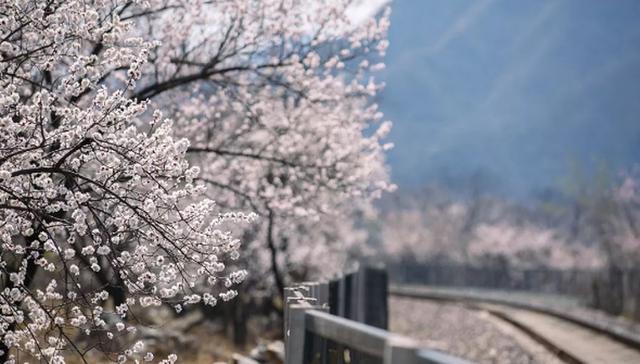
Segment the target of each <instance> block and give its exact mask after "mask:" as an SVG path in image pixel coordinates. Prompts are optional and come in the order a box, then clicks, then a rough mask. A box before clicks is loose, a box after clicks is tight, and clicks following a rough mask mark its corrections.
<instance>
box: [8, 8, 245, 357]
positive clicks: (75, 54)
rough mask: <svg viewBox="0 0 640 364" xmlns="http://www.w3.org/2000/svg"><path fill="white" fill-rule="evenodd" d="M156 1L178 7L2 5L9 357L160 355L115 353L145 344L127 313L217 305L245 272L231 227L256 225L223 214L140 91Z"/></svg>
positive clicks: (152, 43)
mask: <svg viewBox="0 0 640 364" xmlns="http://www.w3.org/2000/svg"><path fill="white" fill-rule="evenodd" d="M154 6H169V5H168V4H167V2H165V1H158V4H138V3H137V2H130V1H89V0H86V1H85V0H77V1H57V0H52V1H46V2H44V1H32V0H9V1H3V2H2V3H0V74H1V76H0V129H1V130H2V133H0V246H1V259H0V279H1V291H0V338H1V343H0V351H1V352H2V353H1V355H2V358H3V361H6V362H10V363H13V362H15V360H16V359H15V358H16V354H18V353H23V354H24V355H27V356H31V357H33V358H35V359H36V360H39V361H46V362H51V363H62V362H64V358H65V356H68V355H73V354H77V355H79V356H80V357H81V358H82V359H85V356H86V355H87V353H89V352H90V351H91V350H92V348H98V349H102V350H103V351H105V352H106V353H107V354H109V355H110V356H111V358H112V359H114V360H116V361H118V362H126V361H127V360H130V359H135V358H138V359H142V360H146V361H151V360H153V355H152V354H151V353H145V352H144V345H143V344H142V343H141V342H138V343H136V344H135V345H133V346H132V347H129V348H127V347H119V346H120V345H118V344H117V343H114V344H113V345H111V344H109V342H115V341H117V340H116V339H117V337H122V336H125V335H133V334H135V331H136V327H135V323H133V321H132V318H131V317H130V316H131V315H130V312H131V310H132V309H138V308H147V307H154V306H158V305H162V304H170V305H172V306H174V307H176V309H177V310H179V309H181V308H182V307H183V306H185V305H190V304H195V303H198V302H200V301H204V303H205V304H210V305H215V304H216V302H217V299H216V297H219V298H220V299H223V300H229V299H231V298H233V296H234V295H235V291H234V290H233V285H235V284H237V283H239V282H241V281H242V280H243V279H244V278H245V276H246V272H244V271H242V270H240V271H233V270H231V269H229V268H228V267H227V263H228V262H229V261H232V260H235V259H237V258H238V257H239V248H240V242H239V241H238V240H237V239H236V238H235V237H234V236H233V235H232V234H231V233H230V232H229V231H228V229H227V228H226V226H228V225H229V224H231V225H237V224H238V223H242V222H246V221H250V220H252V219H253V215H252V214H243V213H233V214H220V213H218V211H217V207H216V206H215V204H214V202H213V201H212V200H210V199H208V198H206V196H204V193H205V192H206V187H205V186H204V185H203V184H202V182H199V181H198V177H199V175H200V168H199V167H197V166H191V165H190V163H189V162H188V161H187V158H186V153H187V151H188V149H189V148H190V145H191V142H190V141H189V140H188V139H185V138H184V137H181V136H177V135H176V133H175V132H174V126H173V122H172V121H171V120H168V119H165V118H164V117H163V114H162V113H161V112H160V111H158V110H156V111H153V110H152V108H151V107H150V106H151V103H150V101H147V100H141V99H139V98H132V97H131V95H130V94H131V92H132V90H133V89H135V88H136V86H137V83H138V82H140V81H141V77H142V72H143V70H144V69H145V67H147V66H146V65H147V61H148V59H149V57H150V56H151V54H152V50H154V49H156V47H157V46H158V44H159V43H158V42H157V40H156V39H153V38H152V37H141V36H140V34H136V31H137V26H139V25H140V23H139V22H136V21H135V17H134V15H135V14H136V13H135V12H136V11H144V9H154ZM129 12H132V13H129ZM127 14H129V15H128V16H127ZM126 18H129V19H126ZM83 337H85V338H86V340H85V339H83ZM82 343H85V344H86V345H84V346H83V345H82ZM138 359H135V360H138ZM85 361H86V359H85ZM175 361H176V357H175V356H170V357H169V358H167V359H166V360H165V361H164V362H165V363H173V362H175Z"/></svg>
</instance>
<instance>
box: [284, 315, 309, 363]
mask: <svg viewBox="0 0 640 364" xmlns="http://www.w3.org/2000/svg"><path fill="white" fill-rule="evenodd" d="M307 309H309V305H308V304H304V303H302V304H291V305H290V306H289V322H288V324H289V327H288V330H287V332H286V335H287V336H288V338H287V340H286V343H287V346H286V347H285V360H286V363H285V364H301V363H304V354H305V339H306V336H307V335H306V328H305V317H304V313H305V311H306V310H307Z"/></svg>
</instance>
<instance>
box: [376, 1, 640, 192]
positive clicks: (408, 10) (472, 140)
mask: <svg viewBox="0 0 640 364" xmlns="http://www.w3.org/2000/svg"><path fill="white" fill-rule="evenodd" d="M391 21H392V23H391V31H390V34H389V37H390V41H391V46H390V48H389V52H388V54H387V59H386V63H387V69H386V71H385V73H384V79H385V80H386V83H387V87H386V90H385V91H384V92H383V94H382V95H381V98H380V103H381V105H382V109H383V111H384V112H385V114H386V115H387V117H388V118H389V119H390V120H392V121H393V122H394V130H393V132H392V134H391V138H390V139H391V141H393V142H394V143H395V145H396V147H395V149H394V150H393V151H391V153H390V154H389V161H390V164H391V167H392V173H393V177H394V180H395V181H396V182H397V183H399V184H400V186H401V187H403V186H417V185H421V184H424V183H430V182H434V181H443V180H445V179H447V178H452V177H457V176H462V177H465V176H469V175H471V174H473V173H475V172H476V171H478V170H483V171H484V173H486V174H489V175H493V176H495V180H496V182H497V183H498V182H499V183H498V184H499V185H500V186H502V187H504V188H505V191H508V192H510V193H515V194H519V195H524V194H527V193H529V192H530V191H531V190H533V189H540V188H544V187H547V186H553V185H557V184H558V180H559V178H560V177H562V176H563V175H566V174H567V173H568V172H567V167H568V165H569V164H570V163H572V162H575V161H578V162H579V163H580V164H583V165H584V166H585V168H588V166H589V165H594V164H597V163H602V162H605V163H607V164H609V165H610V167H611V168H612V170H623V169H625V168H628V167H630V166H631V165H633V164H634V163H639V162H640V82H639V81H640V1H636V0H628V1H623V0H616V1H605V0H592V1H588V0H573V1H561V0H549V1H542V0H530V1H510V0H502V1H498V0H496V1H492V0H470V1H460V0H457V1H454V0H446V1H441V0H433V1H432V0H396V1H395V2H393V3H392V19H391Z"/></svg>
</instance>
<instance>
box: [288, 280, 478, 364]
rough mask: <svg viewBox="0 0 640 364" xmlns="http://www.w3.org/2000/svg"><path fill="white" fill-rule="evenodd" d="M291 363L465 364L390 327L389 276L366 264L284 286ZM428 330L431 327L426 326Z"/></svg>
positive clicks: (289, 359) (289, 363) (289, 360)
mask: <svg viewBox="0 0 640 364" xmlns="http://www.w3.org/2000/svg"><path fill="white" fill-rule="evenodd" d="M285 297H286V304H285V322H284V333H285V363H286V364H333V363H336V364H346V363H353V364H357V363H380V364H391V363H394V364H400V363H406V364H418V363H420V364H427V363H429V364H462V363H467V362H466V361H464V360H461V359H459V358H455V357H452V356H449V355H446V354H443V353H440V352H436V351H433V350H429V349H426V348H422V347H420V346H419V345H418V343H417V342H416V341H414V340H412V339H410V338H407V337H404V336H401V335H397V334H393V333H390V332H389V331H387V330H386V329H387V322H388V319H387V278H386V273H385V272H384V271H382V270H378V269H372V268H365V269H360V270H359V271H357V272H354V273H351V274H348V275H346V276H344V277H341V278H339V279H336V280H333V281H330V282H310V283H304V284H300V285H299V286H295V287H289V288H287V290H286V291H285ZM425 330H428V328H425Z"/></svg>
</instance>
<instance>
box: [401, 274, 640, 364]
mask: <svg viewBox="0 0 640 364" xmlns="http://www.w3.org/2000/svg"><path fill="white" fill-rule="evenodd" d="M389 294H390V295H391V296H397V297H407V298H417V299H426V300H432V301H440V302H456V303H460V304H463V305H464V306H466V307H468V308H471V309H474V310H482V311H485V312H488V313H489V314H491V315H493V316H494V317H497V318H499V319H500V320H503V321H506V322H507V323H509V324H510V325H513V326H515V327H516V328H517V329H518V330H520V331H521V332H523V333H524V334H526V335H527V336H529V337H530V338H532V339H533V340H535V341H537V342H538V343H539V344H541V345H543V346H545V347H546V348H547V349H548V350H549V351H550V352H552V353H554V354H555V355H556V356H557V357H558V359H560V360H561V361H563V362H566V363H572V364H582V363H621V364H626V363H640V335H638V334H637V333H634V332H632V331H630V330H626V329H624V328H621V327H617V326H614V325H610V324H607V323H603V322H599V321H595V320H590V319H586V318H584V317H580V316H578V315H576V314H574V313H572V312H571V311H570V310H568V309H566V308H564V309H562V308H553V307H548V306H544V305H541V304H535V303H532V302H526V301H524V300H521V299H520V300H510V299H508V298H505V297H498V296H496V295H490V294H482V293H479V292H477V291H476V292H468V291H461V290H446V289H436V288H429V287H417V286H391V287H390V288H389Z"/></svg>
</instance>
